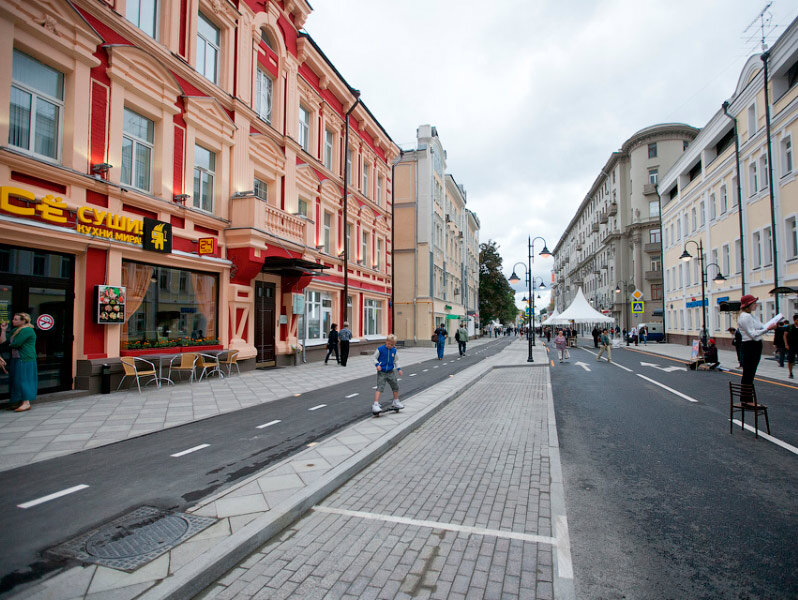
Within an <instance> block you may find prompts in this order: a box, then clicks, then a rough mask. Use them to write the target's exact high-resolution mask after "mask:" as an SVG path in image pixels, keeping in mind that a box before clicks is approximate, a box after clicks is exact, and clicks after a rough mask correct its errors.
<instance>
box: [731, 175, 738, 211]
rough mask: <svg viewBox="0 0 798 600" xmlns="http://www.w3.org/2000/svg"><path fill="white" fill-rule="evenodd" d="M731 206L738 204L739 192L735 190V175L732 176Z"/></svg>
mask: <svg viewBox="0 0 798 600" xmlns="http://www.w3.org/2000/svg"><path fill="white" fill-rule="evenodd" d="M732 206H740V194H739V192H738V190H737V178H736V177H732Z"/></svg>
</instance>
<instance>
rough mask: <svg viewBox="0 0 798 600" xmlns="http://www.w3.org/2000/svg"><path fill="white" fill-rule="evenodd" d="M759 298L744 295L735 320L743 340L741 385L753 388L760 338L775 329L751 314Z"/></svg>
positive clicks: (760, 348)
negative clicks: (738, 314)
mask: <svg viewBox="0 0 798 600" xmlns="http://www.w3.org/2000/svg"><path fill="white" fill-rule="evenodd" d="M758 301H759V298H757V297H755V296H752V295H751V294H746V295H745V296H743V297H742V298H740V316H739V317H738V318H737V329H738V330H739V331H740V335H741V336H742V338H743V343H742V348H743V350H742V355H743V377H742V380H741V383H743V384H747V385H750V386H752V387H753V385H754V377H756V369H757V367H758V366H759V359H760V358H762V336H763V335H765V334H766V333H767V332H768V331H770V330H772V329H775V327H776V324H775V323H774V324H773V325H770V326H769V327H766V326H765V324H764V323H762V321H760V320H759V319H757V318H756V317H755V316H754V315H753V314H751V313H752V312H753V311H754V310H755V309H756V303H757V302H758Z"/></svg>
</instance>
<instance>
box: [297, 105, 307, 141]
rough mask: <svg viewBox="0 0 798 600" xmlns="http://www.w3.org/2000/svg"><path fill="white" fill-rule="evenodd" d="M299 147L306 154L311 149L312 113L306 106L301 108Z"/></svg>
mask: <svg viewBox="0 0 798 600" xmlns="http://www.w3.org/2000/svg"><path fill="white" fill-rule="evenodd" d="M297 141H298V142H299V145H300V146H302V149H303V150H304V151H305V152H308V151H309V150H308V149H309V148H310V111H308V110H307V109H306V108H305V107H304V106H300V107H299V139H298V140H297Z"/></svg>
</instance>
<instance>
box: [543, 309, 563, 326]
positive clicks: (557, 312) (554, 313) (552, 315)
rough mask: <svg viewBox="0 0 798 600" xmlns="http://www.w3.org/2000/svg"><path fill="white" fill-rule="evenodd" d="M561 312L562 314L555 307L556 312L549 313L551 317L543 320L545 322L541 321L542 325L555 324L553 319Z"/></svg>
mask: <svg viewBox="0 0 798 600" xmlns="http://www.w3.org/2000/svg"><path fill="white" fill-rule="evenodd" d="M559 314H560V311H559V310H557V309H556V308H555V309H554V312H553V313H551V314H550V315H549V318H548V319H546V320H545V321H543V323H541V325H554V321H553V319H556V318H557V316H558V315H559Z"/></svg>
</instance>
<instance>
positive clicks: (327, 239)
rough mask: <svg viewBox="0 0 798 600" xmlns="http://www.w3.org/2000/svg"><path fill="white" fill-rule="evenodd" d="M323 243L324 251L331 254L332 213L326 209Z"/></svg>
mask: <svg viewBox="0 0 798 600" xmlns="http://www.w3.org/2000/svg"><path fill="white" fill-rule="evenodd" d="M322 235H323V238H322V241H321V243H322V244H323V245H324V252H326V253H327V254H330V251H331V247H332V213H329V212H327V211H326V210H325V211H324V231H323V232H322Z"/></svg>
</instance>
